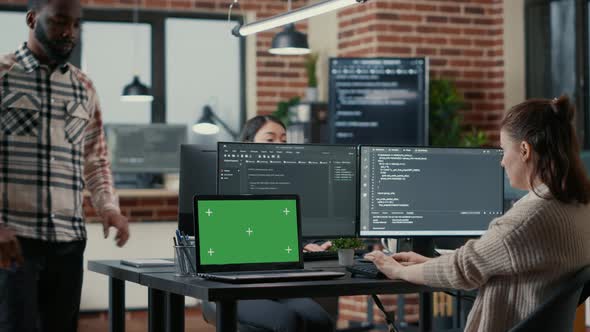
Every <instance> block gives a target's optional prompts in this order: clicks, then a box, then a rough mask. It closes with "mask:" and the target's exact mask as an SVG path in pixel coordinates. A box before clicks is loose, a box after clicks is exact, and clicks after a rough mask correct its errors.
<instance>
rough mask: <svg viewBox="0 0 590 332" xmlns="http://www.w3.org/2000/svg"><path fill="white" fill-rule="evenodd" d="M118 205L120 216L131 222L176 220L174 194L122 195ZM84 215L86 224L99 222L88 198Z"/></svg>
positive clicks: (85, 202)
mask: <svg viewBox="0 0 590 332" xmlns="http://www.w3.org/2000/svg"><path fill="white" fill-rule="evenodd" d="M119 205H120V207H121V214H123V215H124V216H126V217H127V218H129V220H130V221H132V222H134V221H174V222H176V221H177V220H178V195H177V194H176V193H174V192H166V193H163V194H161V195H149V196H145V195H140V194H138V195H128V194H123V195H120V197H119ZM84 214H85V216H86V221H87V222H97V221H99V220H100V219H99V217H98V215H97V214H96V211H95V210H94V209H93V208H92V204H91V203H90V198H89V197H88V196H85V197H84Z"/></svg>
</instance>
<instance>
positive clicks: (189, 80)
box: [165, 18, 243, 144]
mask: <svg viewBox="0 0 590 332" xmlns="http://www.w3.org/2000/svg"><path fill="white" fill-rule="evenodd" d="M235 24H236V22H228V21H227V20H226V21H221V20H199V19H186V18H168V19H166V26H165V27H166V97H167V98H166V110H167V112H166V122H167V123H176V124H188V127H189V135H188V137H189V141H190V142H193V143H201V144H207V143H212V142H208V141H207V140H210V139H215V140H220V141H232V140H233V139H234V138H233V137H231V135H230V134H229V133H227V132H226V131H224V130H223V129H221V130H220V132H219V134H217V137H215V138H212V137H207V136H203V135H198V134H195V133H193V132H192V130H191V125H192V124H193V123H194V122H195V121H197V120H198V119H199V118H200V116H201V115H202V110H203V107H204V106H205V105H209V106H211V108H212V110H213V112H215V114H216V115H217V116H218V117H219V118H220V119H221V120H222V121H224V122H225V123H227V125H228V126H229V127H230V128H231V129H232V130H234V131H238V130H239V129H240V125H241V123H242V121H243V119H242V117H241V114H240V107H241V106H240V100H241V90H240V86H241V76H242V73H241V70H240V58H239V56H237V55H239V54H240V39H239V38H236V37H234V36H233V35H232V34H231V33H229V31H231V29H232V28H233V27H234V26H235Z"/></svg>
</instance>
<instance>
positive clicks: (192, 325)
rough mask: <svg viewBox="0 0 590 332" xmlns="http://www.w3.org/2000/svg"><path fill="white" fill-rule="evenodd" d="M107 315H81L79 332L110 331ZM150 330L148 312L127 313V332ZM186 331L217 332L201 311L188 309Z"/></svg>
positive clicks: (103, 313)
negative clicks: (202, 315)
mask: <svg viewBox="0 0 590 332" xmlns="http://www.w3.org/2000/svg"><path fill="white" fill-rule="evenodd" d="M107 316H108V315H107V313H106V312H101V313H84V314H81V315H80V321H79V323H78V332H99V331H100V332H104V331H108V330H109V324H108V320H107V318H108V317H107ZM147 330H148V319H147V311H131V312H127V315H126V319H125V331H126V332H140V331H141V332H145V331H147ZM185 331H187V332H215V328H214V327H212V326H211V325H209V324H207V323H206V322H205V321H204V320H203V318H201V310H200V309H187V310H186V315H185Z"/></svg>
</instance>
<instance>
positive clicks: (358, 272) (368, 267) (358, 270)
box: [346, 263, 387, 279]
mask: <svg viewBox="0 0 590 332" xmlns="http://www.w3.org/2000/svg"><path fill="white" fill-rule="evenodd" d="M346 270H347V271H349V272H350V273H351V274H352V276H353V277H362V278H371V279H387V277H386V276H385V274H383V272H381V271H379V269H378V268H377V267H376V266H375V264H373V263H370V264H367V263H360V264H359V263H357V264H355V265H352V266H347V267H346Z"/></svg>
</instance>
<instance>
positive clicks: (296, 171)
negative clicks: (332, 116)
mask: <svg viewBox="0 0 590 332" xmlns="http://www.w3.org/2000/svg"><path fill="white" fill-rule="evenodd" d="M217 149H218V166H219V173H218V178H217V181H218V182H217V183H218V185H217V188H218V193H219V194H221V195H238V194H258V195H262V194H267V195H271V194H297V195H299V198H300V200H301V224H302V236H303V237H305V238H318V239H321V238H333V237H352V236H355V234H356V231H357V220H358V218H357V197H358V179H357V177H358V175H357V174H358V173H357V162H358V160H357V147H356V146H354V145H304V144H253V143H225V142H222V143H219V144H218V148H217Z"/></svg>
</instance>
